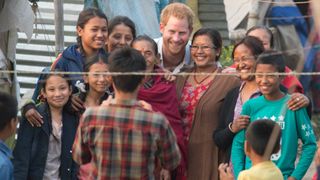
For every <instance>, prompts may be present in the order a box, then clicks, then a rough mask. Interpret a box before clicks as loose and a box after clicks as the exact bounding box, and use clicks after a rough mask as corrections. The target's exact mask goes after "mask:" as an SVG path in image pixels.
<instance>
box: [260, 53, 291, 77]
mask: <svg viewBox="0 0 320 180" xmlns="http://www.w3.org/2000/svg"><path fill="white" fill-rule="evenodd" d="M258 64H269V65H272V66H274V67H275V68H276V69H277V71H278V72H279V73H283V72H284V71H285V67H286V65H285V61H284V56H283V54H282V53H281V52H280V51H275V50H267V51H265V52H263V53H262V54H260V56H259V57H258V60H257V62H256V64H255V67H254V70H255V71H256V69H257V65H258Z"/></svg>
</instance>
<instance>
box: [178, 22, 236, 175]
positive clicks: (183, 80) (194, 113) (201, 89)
mask: <svg viewBox="0 0 320 180" xmlns="http://www.w3.org/2000/svg"><path fill="white" fill-rule="evenodd" d="M221 47H222V39H221V36H220V34H219V32H218V31H216V30H214V29H210V28H203V29H200V30H198V31H197V32H196V33H195V34H194V36H193V38H192V45H191V46H190V49H191V57H192V59H193V60H194V63H195V66H194V67H193V68H191V69H189V70H187V72H194V73H210V74H201V75H187V76H178V77H177V81H176V85H177V93H178V98H179V104H180V107H179V109H180V113H181V115H182V119H183V128H184V137H185V141H186V143H187V166H188V167H187V177H188V179H201V180H207V179H210V180H211V179H212V180H217V179H218V165H219V162H221V161H223V158H224V155H223V152H219V149H218V148H217V146H216V144H215V143H214V142H213V141H212V133H213V131H214V130H215V129H216V128H217V126H218V112H219V110H220V107H221V105H222V103H223V101H224V97H225V96H226V93H227V92H228V91H229V90H230V89H232V88H234V87H236V86H238V85H239V79H238V78H236V77H234V76H220V75H218V73H220V72H221V69H220V68H219V67H218V60H219V57H220V54H221Z"/></svg>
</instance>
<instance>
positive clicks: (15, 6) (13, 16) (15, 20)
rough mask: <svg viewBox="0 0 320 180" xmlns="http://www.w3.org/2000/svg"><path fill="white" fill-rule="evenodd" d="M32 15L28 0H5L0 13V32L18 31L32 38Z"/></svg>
mask: <svg viewBox="0 0 320 180" xmlns="http://www.w3.org/2000/svg"><path fill="white" fill-rule="evenodd" d="M33 21H34V14H33V11H32V9H31V7H30V4H29V1H28V0H5V4H4V7H3V8H2V10H1V12H0V32H6V31H9V30H10V29H19V30H20V31H21V32H25V33H26V35H27V37H28V40H30V39H31V37H32V31H33Z"/></svg>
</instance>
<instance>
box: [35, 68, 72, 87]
mask: <svg viewBox="0 0 320 180" xmlns="http://www.w3.org/2000/svg"><path fill="white" fill-rule="evenodd" d="M51 76H60V77H62V78H63V79H65V80H66V81H67V83H68V85H69V86H71V85H72V83H71V79H70V76H69V75H68V74H64V71H62V70H60V69H55V70H51V71H49V72H47V73H46V74H44V75H43V78H42V80H41V81H39V84H40V87H41V89H43V91H45V87H46V85H47V80H48V79H49V78H50V77H51Z"/></svg>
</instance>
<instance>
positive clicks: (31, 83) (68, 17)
mask: <svg viewBox="0 0 320 180" xmlns="http://www.w3.org/2000/svg"><path fill="white" fill-rule="evenodd" d="M38 6H39V11H40V13H37V20H36V24H35V25H34V31H33V32H34V33H33V36H32V39H31V41H30V42H29V43H28V42H27V38H26V36H25V34H24V33H18V36H19V40H18V44H17V54H16V60H17V70H21V71H29V72H30V71H37V72H41V70H42V69H43V68H44V67H47V66H50V65H51V63H52V61H54V60H55V45H54V42H55V36H54V8H53V6H54V5H53V0H41V1H40V2H38ZM82 9H83V0H64V40H65V46H69V45H70V44H73V43H75V42H76V27H75V25H76V21H77V18H78V15H79V12H80V11H81V10H82ZM37 77H38V74H30V73H22V74H18V81H19V83H20V86H21V89H20V93H21V94H24V93H26V92H27V91H28V90H31V89H33V88H34V87H35V83H36V81H37Z"/></svg>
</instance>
